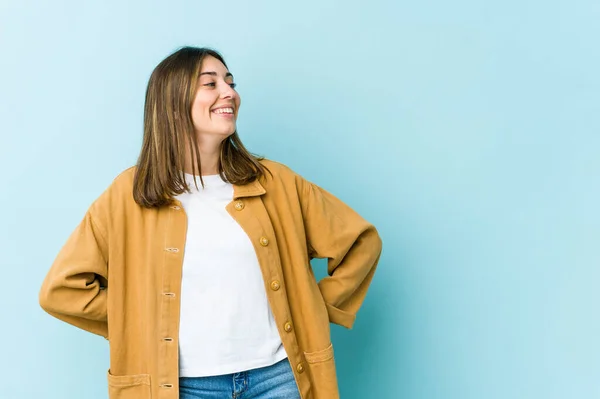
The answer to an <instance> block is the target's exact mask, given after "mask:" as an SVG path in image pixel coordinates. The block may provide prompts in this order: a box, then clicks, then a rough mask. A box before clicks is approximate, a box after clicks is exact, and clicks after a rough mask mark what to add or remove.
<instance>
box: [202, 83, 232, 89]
mask: <svg viewBox="0 0 600 399" xmlns="http://www.w3.org/2000/svg"><path fill="white" fill-rule="evenodd" d="M227 84H228V85H229V87H231V88H232V89H235V88H236V86H237V84H236V83H233V82H231V83H227ZM202 86H206V87H217V82H208V83H204V84H202Z"/></svg>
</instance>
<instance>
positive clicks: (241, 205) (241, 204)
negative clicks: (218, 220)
mask: <svg viewBox="0 0 600 399" xmlns="http://www.w3.org/2000/svg"><path fill="white" fill-rule="evenodd" d="M244 206H245V205H244V202H243V201H237V202H236V203H235V205H234V207H235V209H236V210H237V211H241V210H242V209H244Z"/></svg>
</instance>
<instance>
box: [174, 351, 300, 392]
mask: <svg viewBox="0 0 600 399" xmlns="http://www.w3.org/2000/svg"><path fill="white" fill-rule="evenodd" d="M200 398H201V399H225V398H233V399H300V393H299V392H298V386H297V385H296V381H295V380H294V373H293V372H292V368H291V367H290V362H289V361H288V359H283V360H281V361H280V362H277V363H275V364H274V365H272V366H268V367H262V368H258V369H253V370H249V371H243V372H241V373H234V374H225V375H217V376H214V377H180V378H179V399H200Z"/></svg>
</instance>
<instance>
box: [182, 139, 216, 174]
mask: <svg viewBox="0 0 600 399" xmlns="http://www.w3.org/2000/svg"><path fill="white" fill-rule="evenodd" d="M221 143H222V142H218V143H217V142H214V143H206V142H204V143H200V142H199V143H198V151H199V152H200V154H199V155H200V167H201V169H200V173H201V175H202V176H207V175H216V174H219V163H220V158H221ZM185 158H186V159H185V165H184V169H183V171H184V172H185V173H189V174H194V169H193V165H192V154H191V153H189V152H188V153H186V157H185ZM196 173H198V167H197V166H196Z"/></svg>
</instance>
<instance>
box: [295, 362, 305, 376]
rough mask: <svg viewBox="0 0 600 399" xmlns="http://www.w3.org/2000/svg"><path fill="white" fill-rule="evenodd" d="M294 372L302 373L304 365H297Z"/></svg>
mask: <svg viewBox="0 0 600 399" xmlns="http://www.w3.org/2000/svg"><path fill="white" fill-rule="evenodd" d="M296 370H297V371H298V372H299V373H300V374H302V373H304V365H303V364H302V363H298V365H297V366H296Z"/></svg>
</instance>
